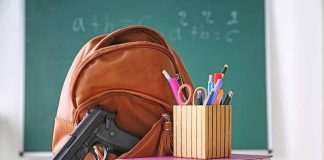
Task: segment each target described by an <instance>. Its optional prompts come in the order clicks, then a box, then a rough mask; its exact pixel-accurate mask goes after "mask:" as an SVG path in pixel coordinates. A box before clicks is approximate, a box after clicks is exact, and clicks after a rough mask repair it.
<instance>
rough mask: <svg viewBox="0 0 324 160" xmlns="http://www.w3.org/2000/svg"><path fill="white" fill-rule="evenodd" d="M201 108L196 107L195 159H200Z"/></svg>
mask: <svg viewBox="0 0 324 160" xmlns="http://www.w3.org/2000/svg"><path fill="white" fill-rule="evenodd" d="M202 127H203V126H202V106H197V158H202V142H203V141H202Z"/></svg>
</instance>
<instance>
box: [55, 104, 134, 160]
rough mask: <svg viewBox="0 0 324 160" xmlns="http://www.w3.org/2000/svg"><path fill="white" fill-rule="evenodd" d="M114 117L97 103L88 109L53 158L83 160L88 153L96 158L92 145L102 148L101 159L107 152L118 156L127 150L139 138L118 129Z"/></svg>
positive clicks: (57, 159)
mask: <svg viewBox="0 0 324 160" xmlns="http://www.w3.org/2000/svg"><path fill="white" fill-rule="evenodd" d="M115 117H116V114H115V113H112V112H106V111H105V110H103V109H102V108H101V107H100V106H99V105H97V106H96V107H95V108H93V109H91V110H90V111H88V112H87V115H86V116H85V118H84V119H83V120H82V121H81V122H80V124H79V125H78V126H77V128H75V129H74V130H73V133H72V134H71V135H70V138H69V139H68V140H67V142H66V143H65V144H64V146H63V147H62V148H61V149H60V150H59V152H57V154H56V155H55V156H54V158H53V160H83V159H84V158H85V157H86V155H87V154H88V153H92V155H93V157H94V158H95V159H96V160H97V159H98V155H97V154H96V153H95V150H94V146H100V147H101V148H102V150H103V152H104V155H103V157H104V158H103V159H107V156H108V154H109V153H114V154H116V155H117V156H119V155H121V154H123V153H125V152H127V151H129V150H130V149H131V148H133V147H134V146H135V145H136V144H137V143H138V142H139V140H140V139H139V138H138V137H136V136H133V135H131V134H128V133H126V132H125V131H122V130H121V129H119V128H118V127H117V125H116V124H115V121H114V120H115Z"/></svg>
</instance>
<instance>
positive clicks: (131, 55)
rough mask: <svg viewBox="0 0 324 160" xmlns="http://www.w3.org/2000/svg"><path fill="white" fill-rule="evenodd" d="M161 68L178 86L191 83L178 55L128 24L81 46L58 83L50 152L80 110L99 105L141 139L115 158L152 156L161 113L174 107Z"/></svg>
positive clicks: (150, 34)
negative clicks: (179, 81) (178, 81)
mask: <svg viewBox="0 0 324 160" xmlns="http://www.w3.org/2000/svg"><path fill="white" fill-rule="evenodd" d="M163 69H165V70H167V71H168V73H169V74H170V75H171V76H172V77H175V76H176V74H178V75H181V77H182V80H183V82H184V83H188V84H190V85H192V82H191V80H190V77H189V76H188V73H187V71H186V68H185V67H184V65H183V63H182V62H181V60H180V58H179V56H178V55H177V54H176V53H175V52H174V51H173V50H172V48H171V47H170V45H169V44H168V42H167V41H166V40H165V38H163V37H162V36H161V35H160V34H159V33H158V32H156V31H154V30H152V29H150V28H147V27H144V26H131V27H127V28H123V29H120V30H117V31H115V32H112V33H110V34H106V35H101V36H98V37H96V38H94V39H92V40H90V41H89V42H87V43H86V44H85V45H84V46H83V47H82V49H81V50H80V51H79V53H78V55H77V56H76V58H75V60H74V61H73V64H72V66H71V68H70V70H69V72H68V75H67V77H66V79H65V82H64V85H63V89H62V92H61V97H60V102H59V106H58V110H57V115H56V118H55V126H54V135H53V144H52V149H53V153H54V154H55V153H56V152H57V151H58V150H59V149H60V147H61V146H62V145H63V144H64V143H65V142H66V140H67V138H69V134H70V133H71V132H72V131H73V129H74V128H75V127H76V126H77V124H78V123H79V122H80V121H81V120H82V119H83V117H84V116H85V112H86V111H87V110H89V109H91V108H92V107H94V106H95V104H101V105H103V106H104V107H105V108H104V109H105V110H107V111H109V112H116V113H117V116H116V123H117V125H118V126H119V127H120V128H121V129H122V130H124V131H127V132H129V133H131V134H133V135H136V136H138V137H140V138H141V140H140V142H139V143H138V144H137V145H136V146H135V147H134V148H133V149H132V150H130V151H129V152H127V153H125V154H123V155H122V156H120V157H119V158H130V157H148V156H157V155H158V150H159V146H160V145H161V144H160V137H161V134H162V132H163V131H164V127H163V124H164V120H163V118H162V116H161V114H162V113H167V114H169V115H170V116H172V106H173V105H174V104H176V100H175V98H174V96H173V93H172V90H171V88H170V86H169V84H168V82H167V80H166V79H165V78H164V77H163V74H162V73H161V71H162V70H163ZM168 143H171V142H168ZM168 146H169V148H170V147H172V145H170V144H169V145H168ZM97 152H100V151H97ZM115 158H116V157H115Z"/></svg>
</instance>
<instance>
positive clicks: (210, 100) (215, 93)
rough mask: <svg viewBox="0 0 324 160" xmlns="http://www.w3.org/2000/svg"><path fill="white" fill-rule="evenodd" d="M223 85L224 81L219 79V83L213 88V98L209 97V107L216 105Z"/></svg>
mask: <svg viewBox="0 0 324 160" xmlns="http://www.w3.org/2000/svg"><path fill="white" fill-rule="evenodd" d="M222 85H223V79H218V80H217V83H216V84H215V86H214V88H213V92H212V93H211V96H210V97H209V99H208V101H207V103H206V104H208V105H212V104H215V101H216V98H217V95H218V93H219V90H220V89H221V88H222Z"/></svg>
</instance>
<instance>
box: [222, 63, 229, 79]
mask: <svg viewBox="0 0 324 160" xmlns="http://www.w3.org/2000/svg"><path fill="white" fill-rule="evenodd" d="M227 69H228V65H227V64H225V65H224V67H223V70H222V74H223V76H224V75H225V73H226V71H227Z"/></svg>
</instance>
